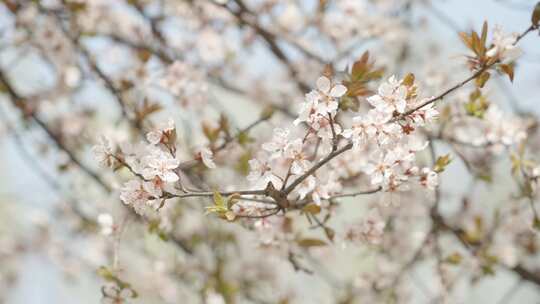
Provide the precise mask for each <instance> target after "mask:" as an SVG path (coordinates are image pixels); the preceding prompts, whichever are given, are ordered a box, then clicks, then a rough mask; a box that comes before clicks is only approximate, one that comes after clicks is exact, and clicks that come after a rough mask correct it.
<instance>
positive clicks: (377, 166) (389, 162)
mask: <svg viewBox="0 0 540 304" xmlns="http://www.w3.org/2000/svg"><path fill="white" fill-rule="evenodd" d="M373 158H374V159H375V162H370V163H368V164H366V166H365V167H364V172H365V173H366V174H367V175H370V177H371V184H372V185H380V184H382V183H383V181H385V178H386V179H388V177H389V175H391V174H392V170H391V169H392V167H394V166H395V165H396V160H397V157H396V153H395V152H393V151H387V152H386V154H384V153H383V152H382V151H376V153H375V157H373Z"/></svg>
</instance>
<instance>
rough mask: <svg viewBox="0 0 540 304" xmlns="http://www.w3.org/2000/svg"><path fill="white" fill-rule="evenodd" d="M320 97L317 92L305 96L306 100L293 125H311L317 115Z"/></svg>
mask: <svg viewBox="0 0 540 304" xmlns="http://www.w3.org/2000/svg"><path fill="white" fill-rule="evenodd" d="M320 98H321V95H320V94H319V93H318V92H317V91H311V92H309V93H307V94H306V100H305V101H304V102H303V103H302V105H301V107H300V111H299V112H298V118H296V119H295V120H294V124H295V125H299V124H300V123H301V122H306V123H308V124H309V125H311V124H312V123H313V121H314V119H315V116H316V114H317V105H318V104H319V99H320Z"/></svg>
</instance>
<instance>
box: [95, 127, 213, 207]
mask: <svg viewBox="0 0 540 304" xmlns="http://www.w3.org/2000/svg"><path fill="white" fill-rule="evenodd" d="M93 152H94V155H95V157H96V159H97V160H98V161H100V163H101V164H102V165H105V166H109V167H114V166H119V167H127V168H128V169H129V170H130V171H131V173H132V174H134V175H135V178H134V179H131V180H129V181H127V182H126V183H124V185H123V187H122V188H121V190H120V199H121V200H122V202H124V204H126V205H131V206H132V207H133V208H134V209H135V211H136V212H137V213H140V214H144V213H145V212H146V211H148V210H152V209H154V210H155V209H159V208H160V207H162V206H163V200H164V199H165V197H166V196H167V195H171V194H172V193H177V191H179V190H181V189H182V185H181V183H180V181H179V180H180V176H181V171H180V168H179V166H180V164H181V160H180V158H179V157H178V155H177V154H178V153H177V149H176V126H175V123H174V121H173V120H172V119H169V120H168V121H166V122H165V123H164V124H163V125H162V126H160V127H158V128H156V129H155V130H152V131H150V132H148V133H146V142H142V143H139V144H136V145H128V144H125V145H123V146H122V148H121V149H120V151H116V150H115V149H113V144H112V143H111V142H110V141H109V140H108V139H107V138H104V137H102V138H101V142H100V143H99V144H98V145H96V146H95V147H94V148H93ZM212 158H213V153H212V151H211V150H210V149H208V148H206V147H203V148H201V149H200V150H199V152H198V153H197V154H196V156H195V159H198V160H200V161H201V162H202V163H203V164H204V165H205V166H206V167H208V168H215V167H216V165H215V163H214V161H213V159H212Z"/></svg>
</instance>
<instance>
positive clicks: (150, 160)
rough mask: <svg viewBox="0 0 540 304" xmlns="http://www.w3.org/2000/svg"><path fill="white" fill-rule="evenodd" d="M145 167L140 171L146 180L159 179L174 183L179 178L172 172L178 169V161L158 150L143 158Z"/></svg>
mask: <svg viewBox="0 0 540 304" xmlns="http://www.w3.org/2000/svg"><path fill="white" fill-rule="evenodd" d="M145 161H146V167H145V168H144V169H143V170H142V175H143V176H144V178H146V179H153V178H154V177H156V176H157V177H159V178H160V179H161V180H163V181H165V182H169V183H172V182H176V181H177V180H178V179H179V177H178V175H177V174H176V173H175V172H174V169H176V168H178V166H179V165H180V161H179V160H178V159H176V158H172V157H170V156H169V155H168V154H166V153H164V152H163V151H160V150H154V151H153V153H151V155H149V156H147V157H146V158H145Z"/></svg>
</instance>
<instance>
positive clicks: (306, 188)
mask: <svg viewBox="0 0 540 304" xmlns="http://www.w3.org/2000/svg"><path fill="white" fill-rule="evenodd" d="M316 185H317V179H316V178H315V177H314V176H313V175H310V176H308V177H307V178H306V179H304V180H303V181H302V183H300V185H298V188H296V192H298V194H299V195H300V199H303V198H305V197H306V196H307V195H308V193H310V192H311V191H313V190H314V189H315V186H316Z"/></svg>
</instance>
